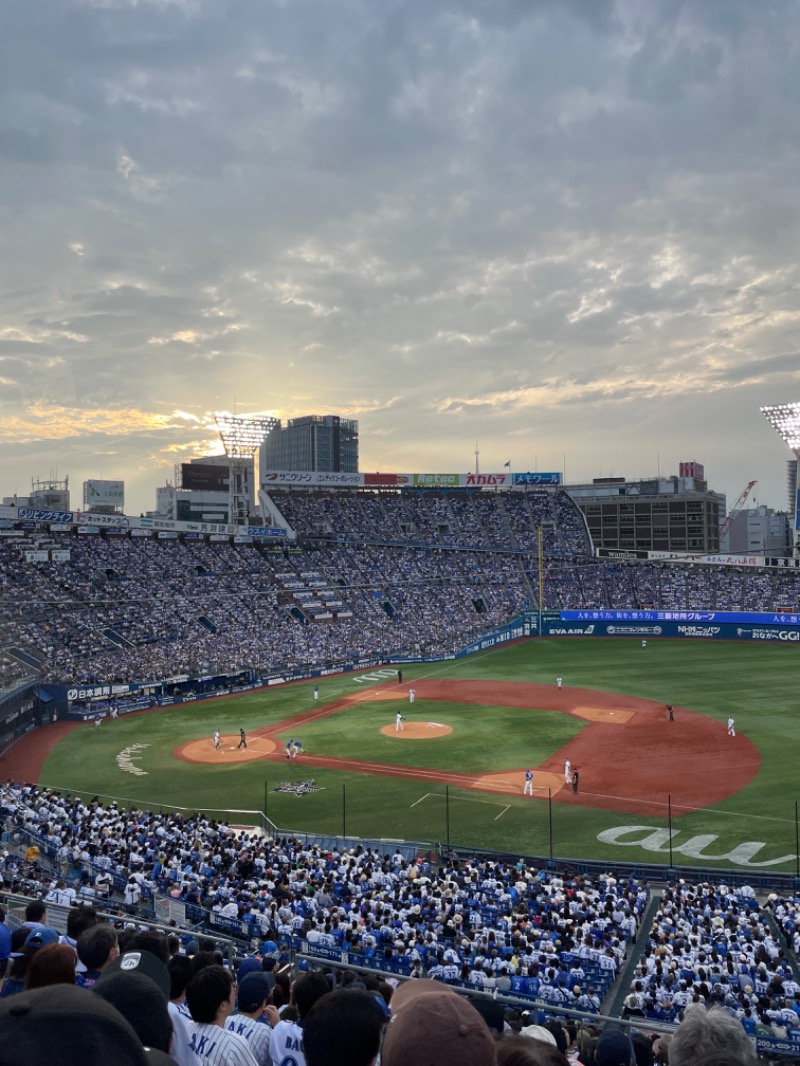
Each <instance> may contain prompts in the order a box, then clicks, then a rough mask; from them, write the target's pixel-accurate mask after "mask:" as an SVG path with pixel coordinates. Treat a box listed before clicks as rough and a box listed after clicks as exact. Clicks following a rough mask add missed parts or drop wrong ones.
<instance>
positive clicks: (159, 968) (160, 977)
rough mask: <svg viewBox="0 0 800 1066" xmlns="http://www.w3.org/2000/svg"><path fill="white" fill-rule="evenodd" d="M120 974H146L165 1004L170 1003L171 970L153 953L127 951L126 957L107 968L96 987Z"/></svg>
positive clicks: (117, 959) (118, 957)
mask: <svg viewBox="0 0 800 1066" xmlns="http://www.w3.org/2000/svg"><path fill="white" fill-rule="evenodd" d="M120 972H123V973H138V974H144V976H145V977H149V978H150V980H151V981H153V982H155V984H156V985H157V986H158V989H159V991H160V992H161V995H162V996H163V997H164V1002H165V1003H168V1002H169V989H170V980H169V970H168V969H167V968H166V966H165V965H164V963H163V962H162V961H161V959H158V958H156V956H155V955H154V954H153V953H152V952H151V951H126V952H125V954H124V955H118V956H117V957H116V959H114V960H113V961H112V962H110V963H109V964H108V966H106V968H105V969H104V970H103V972H102V974H101V975H100V977H99V978H98V979H97V984H96V985H95V986H94V987H95V988H97V986H98V985H100V984H102V982H103V981H107V980H108V979H109V978H110V977H112V976H113V975H114V974H115V973H120Z"/></svg>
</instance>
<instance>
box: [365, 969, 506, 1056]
mask: <svg viewBox="0 0 800 1066" xmlns="http://www.w3.org/2000/svg"><path fill="white" fill-rule="evenodd" d="M391 1006H392V1020H391V1021H390V1022H389V1024H388V1026H387V1027H386V1032H385V1034H384V1038H383V1049H382V1052H381V1066H406V1063H409V1062H413V1063H414V1066H451V1064H452V1066H494V1061H495V1042H494V1039H493V1038H492V1034H491V1033H490V1032H489V1027H488V1026H487V1025H486V1022H485V1021H484V1020H483V1018H481V1016H480V1014H478V1012H477V1011H476V1010H475V1008H474V1007H473V1006H472V1004H471V1003H469V1002H468V1001H467V1000H466V999H464V998H463V997H461V996H459V995H458V993H457V992H454V991H453V990H452V989H451V988H448V987H447V986H446V985H442V984H441V983H440V982H438V981H431V980H428V979H427V978H420V979H419V980H412V981H406V982H405V984H403V985H401V986H400V988H398V989H397V991H396V992H395V993H394V995H393V996H392V1005H391Z"/></svg>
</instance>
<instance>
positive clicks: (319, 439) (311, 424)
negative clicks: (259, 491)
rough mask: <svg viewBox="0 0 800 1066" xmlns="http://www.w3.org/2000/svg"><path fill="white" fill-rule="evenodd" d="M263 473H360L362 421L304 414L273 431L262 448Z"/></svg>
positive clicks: (334, 416) (335, 416)
mask: <svg viewBox="0 0 800 1066" xmlns="http://www.w3.org/2000/svg"><path fill="white" fill-rule="evenodd" d="M260 456H261V473H262V475H263V474H264V473H265V472H266V471H272V470H314V471H318V472H322V473H344V474H357V473H358V422H356V421H355V420H354V419H350V418H340V417H339V415H304V416H303V417H302V418H290V419H289V421H288V422H287V423H286V425H285V426H283V425H279V426H276V427H275V429H273V430H272V431H271V432H270V433H269V435H268V436H267V439H266V440H265V441H264V444H263V445H262V447H261V449H260Z"/></svg>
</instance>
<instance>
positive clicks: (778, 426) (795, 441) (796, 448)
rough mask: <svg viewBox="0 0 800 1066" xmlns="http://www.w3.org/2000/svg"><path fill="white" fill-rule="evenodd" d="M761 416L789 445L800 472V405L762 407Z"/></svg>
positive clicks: (799, 513) (798, 518)
mask: <svg viewBox="0 0 800 1066" xmlns="http://www.w3.org/2000/svg"><path fill="white" fill-rule="evenodd" d="M761 414H762V415H763V416H764V418H766V420H767V421H768V422H769V424H770V425H771V426H772V428H773V429H774V430H775V431H776V432H777V433H778V434H779V436H780V437H781V439H782V440H783V441H785V442H786V444H788V445H789V447H790V448H791V450H792V453H793V454H794V457H795V459H796V460H797V467H798V469H799V470H800V403H797V402H795V403H778V404H774V405H772V406H771V407H762V408H761ZM797 482H798V478H797V477H795V483H794V494H793V495H794V508H793V510H794V532H795V533H796V532H797V531H798V529H800V525H798V523H799V522H800V510H799V509H798V507H797ZM793 554H794V555H797V554H800V553H799V552H798V541H797V538H796V537H795V540H794V550H793Z"/></svg>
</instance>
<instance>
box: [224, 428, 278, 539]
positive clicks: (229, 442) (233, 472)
mask: <svg viewBox="0 0 800 1066" xmlns="http://www.w3.org/2000/svg"><path fill="white" fill-rule="evenodd" d="M214 420H215V421H216V423H217V429H218V431H219V435H220V439H221V440H222V444H223V447H224V448H225V454H226V455H227V457H228V460H229V470H230V480H229V483H228V521H229V522H230V524H231V525H233V526H246V525H247V523H248V520H249V518H250V496H251V493H252V488H251V489H250V491H249V492H248V485H247V470H248V467H249V466H250V464H251V463H252V462H253V456H254V455H255V453H256V452H257V451H258V449H259V448H260V447H261V445H262V444H263V443H264V441H265V440H266V439H267V435H268V434H269V433H270V432H271V431H272V430H273V429H274V428H275V427H276V426H279V425H280V419H278V418H272V417H270V416H264V417H262V418H249V417H247V416H245V415H232V414H230V413H229V412H228V411H217V412H215V414H214ZM253 474H254V476H255V470H254V471H253Z"/></svg>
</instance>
